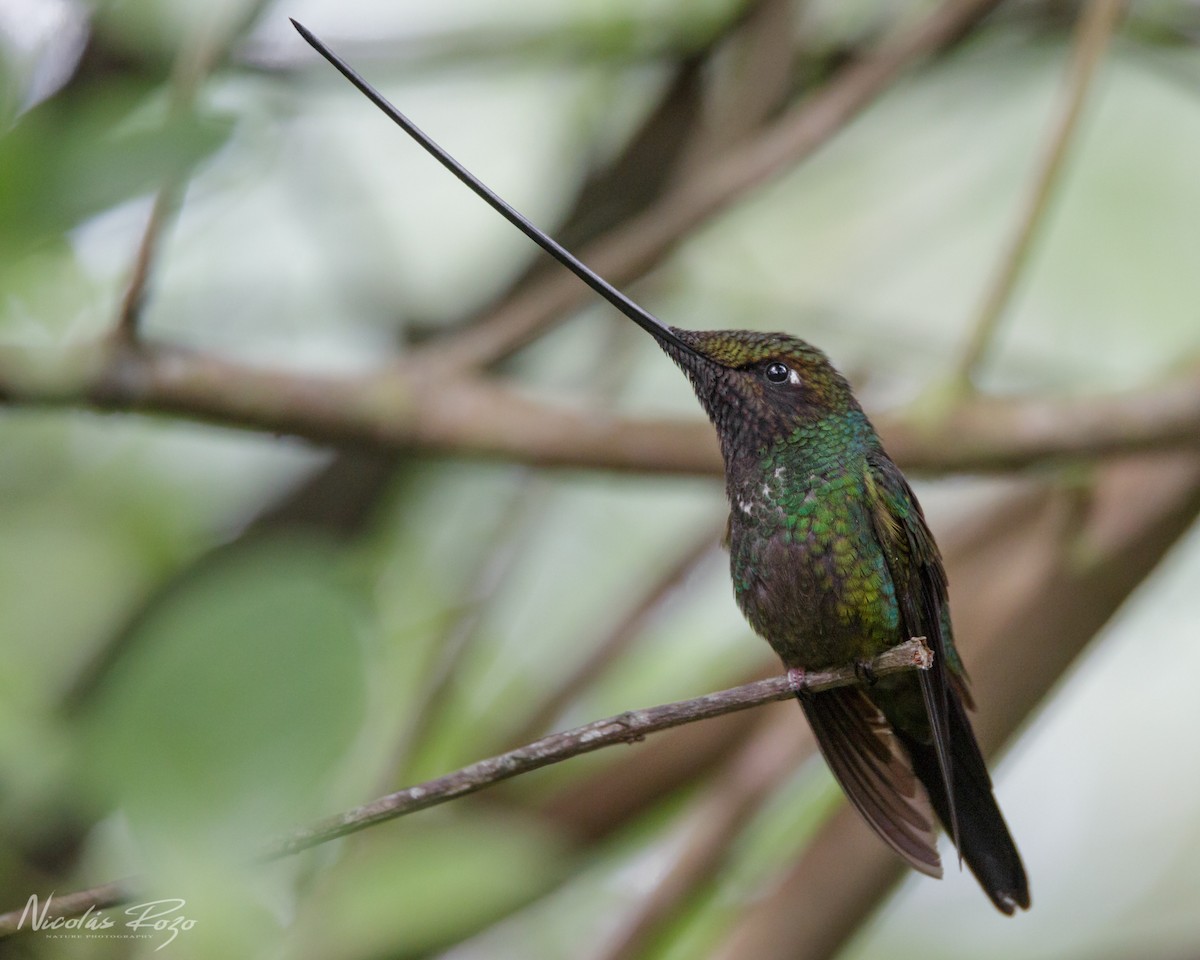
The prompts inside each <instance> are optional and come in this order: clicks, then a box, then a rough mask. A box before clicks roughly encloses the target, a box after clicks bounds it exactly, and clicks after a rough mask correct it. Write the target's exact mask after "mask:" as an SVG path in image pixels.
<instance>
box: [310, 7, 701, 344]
mask: <svg viewBox="0 0 1200 960" xmlns="http://www.w3.org/2000/svg"><path fill="white" fill-rule="evenodd" d="M292 26H293V27H295V28H296V30H297V31H299V33H300V36H302V37H303V38H304V39H305V40H307V41H308V43H309V44H310V45H311V46H312V48H313V49H314V50H316V51H317V53H319V54H320V55H321V56H323V57H324V58H325V59H326V60H328V61H329V62H330V63H332V64H333V65H334V66H335V67H336V68H337V69H338V72H340V73H341V74H342V76H344V77H345V78H346V79H347V80H349V81H350V82H351V83H352V84H354V85H355V86H356V87H358V89H359V90H360V91H362V92H363V93H364V94H365V95H366V97H367V99H369V100H370V101H371V102H372V103H373V104H375V106H377V107H378V108H379V109H380V110H382V111H383V112H384V113H386V114H387V115H388V116H389V117H391V119H392V120H393V121H394V122H395V123H396V124H397V125H398V126H399V127H400V129H402V130H403V131H404V132H405V133H407V134H408V135H409V136H410V137H412V138H413V139H414V140H416V141H417V143H419V144H420V145H421V146H422V147H424V148H425V150H426V151H427V152H429V153H430V154H432V156H433V157H434V159H435V160H437V161H438V163H440V164H441V165H442V166H443V167H445V168H446V169H447V170H449V171H450V172H451V173H452V174H454V175H455V176H456V177H458V179H459V180H461V181H462V182H463V183H465V184H466V185H467V186H468V187H470V188H471V190H472V191H474V193H475V194H476V195H477V196H478V197H480V198H481V199H482V200H483V201H484V202H486V203H487V204H488V205H489V206H490V207H491V208H492V209H493V210H495V211H496V212H497V213H499V214H500V216H502V217H504V219H505V220H507V221H508V222H509V223H511V224H512V225H513V226H514V227H516V228H517V229H518V230H520V231H521V232H522V233H523V234H525V236H527V237H528V238H529V239H530V240H532V241H533V242H534V243H536V244H537V245H538V246H539V247H541V248H542V249H543V250H545V251H546V252H547V253H548V254H550V256H552V257H554V259H555V260H557V261H558V262H559V263H561V264H562V265H563V266H564V267H566V268H567V269H568V270H570V271H571V272H572V273H573V274H575V276H577V277H578V278H579V279H580V280H582V281H583V282H584V283H586V284H587V285H588V286H589V287H591V288H592V289H593V290H595V291H596V292H597V293H598V294H600V296H602V297H603V298H604V299H605V300H607V301H608V302H609V303H611V304H612V305H613V306H614V307H616V308H617V309H618V310H620V311H621V312H622V313H623V314H625V316H627V317H628V318H629V319H630V320H632V321H633V322H634V323H636V324H637V325H638V326H639V327H641V328H642V329H643V330H645V331H646V332H647V333H649V334H651V335H652V336H653V337H655V339H657V340H659V341H660V342H664V341H665V342H666V343H669V344H671V345H672V346H674V347H677V348H679V349H680V350H683V351H685V352H686V353H689V354H695V353H696V351H695V350H693V349H692V347H690V346H689V345H688V344H686V343H684V342H683V341H682V340H681V339H680V338H679V336H678V335H677V334H676V333H675V331H674V330H672V329H671V328H670V327H669V326H667V325H666V324H665V323H663V322H662V321H661V320H659V319H658V317H656V316H654V314H652V313H650V312H649V311H648V310H645V309H643V308H642V307H640V306H638V305H637V304H636V303H634V302H633V301H632V300H630V299H629V297H627V296H625V294H623V293H622V292H621V291H620V290H618V289H617V288H616V287H614V286H613V285H612V284H611V283H609V282H608V281H607V280H605V279H604V278H603V277H602V276H600V275H599V274H598V273H596V272H595V271H593V270H592V269H591V268H590V267H588V266H587V265H586V264H585V263H583V261H582V260H580V259H579V258H578V257H576V256H575V255H574V254H573V253H571V251H570V250H568V249H567V248H566V247H564V246H563V245H562V244H560V243H559V242H558V241H556V240H554V239H552V238H551V237H550V236H548V235H547V234H546V233H545V232H544V231H542V230H540V229H538V228H537V227H536V226H534V225H533V224H532V223H530V222H529V220H527V219H526V218H525V217H524V216H523V215H522V214H520V213H519V212H517V211H516V210H514V209H513V208H512V207H510V206H509V205H508V204H507V203H506V202H505V201H504V200H502V199H501V198H500V197H499V196H497V195H496V194H495V193H493V192H492V191H491V190H490V189H489V188H488V187H486V186H485V185H484V184H483V183H481V182H480V181H479V179H478V178H477V177H476V176H475V175H474V174H473V173H471V171H470V170H468V169H467V168H466V167H464V166H463V165H462V164H461V163H459V162H458V161H457V160H455V159H454V158H453V157H452V156H450V154H448V153H447V152H446V151H445V150H443V149H442V148H441V147H440V146H438V144H436V143H435V142H434V141H433V140H432V139H431V138H430V137H429V135H428V134H426V133H425V131H424V130H422V129H421V128H420V127H418V126H417V125H416V124H415V123H413V122H412V121H411V120H409V119H408V117H406V116H405V115H404V114H403V113H401V112H400V111H399V110H397V109H396V108H395V107H394V106H392V104H391V103H389V102H388V100H387V98H386V97H384V95H383V94H381V93H380V92H379V91H378V90H376V89H375V88H374V87H373V86H371V85H370V84H369V83H367V81H366V80H364V79H363V78H362V77H361V76H359V74H358V72H357V71H356V70H355V69H354V68H353V67H351V66H350V64H348V63H346V61H345V60H343V59H342V58H341V57H339V56H338V55H337V54H336V53H334V52H333V51H332V50H330V49H329V47H327V46H325V44H324V43H323V42H322V41H321V40H318V39H317V38H316V37H315V36H313V35H312V33H311V32H309V30H308V29H307V28H306V27H304V26H303V25H301V24H299V23H297V22H296V21H295V20H292Z"/></svg>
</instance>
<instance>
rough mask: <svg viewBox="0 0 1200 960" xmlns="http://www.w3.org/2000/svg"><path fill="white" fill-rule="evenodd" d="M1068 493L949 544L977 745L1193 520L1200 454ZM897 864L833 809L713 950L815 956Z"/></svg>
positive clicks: (1113, 475) (1033, 696)
mask: <svg viewBox="0 0 1200 960" xmlns="http://www.w3.org/2000/svg"><path fill="white" fill-rule="evenodd" d="M1080 493H1081V491H1079V490H1078V489H1068V490H1061V489H1060V490H1054V489H1053V488H1050V489H1046V490H1044V491H1042V492H1040V493H1037V494H1035V495H1034V496H1031V497H1029V498H1027V499H1025V501H1024V502H1023V503H1014V504H1013V506H1012V508H1011V509H1009V510H1006V511H1004V512H1002V513H997V514H995V515H994V516H992V517H991V518H990V519H989V521H988V524H987V528H986V529H981V530H979V531H977V535H976V536H975V537H974V541H975V542H974V545H973V547H972V549H970V550H961V551H959V550H956V549H955V548H954V547H953V546H951V550H950V551H949V554H950V556H948V559H951V557H952V555H954V554H956V553H957V554H958V560H957V562H954V560H952V559H951V562H950V563H948V566H947V571H948V573H949V575H950V580H951V583H953V584H954V587H955V591H954V592H955V595H956V596H961V597H964V598H971V602H969V603H964V604H960V605H959V606H958V608H957V615H956V617H955V634H956V637H957V638H959V640H960V641H961V643H960V647H961V648H962V652H963V657H964V659H965V660H966V661H967V663H969V664H970V669H971V676H972V679H973V684H972V686H973V688H974V691H975V694H976V700H977V701H978V703H979V704H980V711H979V713H978V715H977V717H976V719H975V722H974V726H975V730H976V732H977V733H978V735H979V740H980V743H981V745H982V746H983V748H984V752H985V753H987V754H994V753H995V752H996V751H997V750H998V749H999V748H1000V747H1001V746H1002V744H1004V742H1005V741H1006V740H1009V739H1010V738H1011V737H1012V736H1013V735H1014V733H1015V732H1016V731H1017V730H1018V729H1019V728H1020V726H1021V725H1022V724H1024V723H1025V722H1026V721H1027V720H1028V717H1029V715H1030V713H1031V712H1032V711H1034V710H1035V709H1036V708H1037V707H1038V705H1039V703H1040V702H1041V701H1042V700H1043V698H1045V697H1046V696H1047V694H1048V693H1049V692H1050V691H1051V690H1052V689H1053V688H1054V687H1055V685H1056V684H1058V683H1059V682H1060V681H1061V678H1062V676H1063V674H1064V673H1065V672H1066V671H1067V670H1068V669H1069V668H1070V666H1071V664H1072V663H1073V662H1074V661H1075V658H1076V657H1078V656H1079V654H1080V653H1081V652H1082V651H1083V650H1084V649H1085V648H1086V646H1087V644H1088V642H1089V641H1090V640H1091V639H1092V638H1093V637H1094V636H1096V633H1097V631H1098V630H1099V629H1100V628H1101V626H1103V625H1104V623H1105V622H1106V621H1107V620H1108V619H1109V618H1110V617H1111V616H1112V614H1113V613H1114V611H1116V609H1117V608H1118V607H1119V606H1120V605H1121V604H1122V603H1123V602H1124V600H1125V599H1126V598H1127V597H1128V596H1129V594H1130V593H1131V592H1132V591H1133V590H1134V589H1135V588H1136V587H1137V586H1138V584H1140V583H1141V582H1142V581H1143V580H1144V579H1145V577H1146V576H1147V574H1149V572H1150V571H1151V570H1153V569H1154V567H1155V566H1156V565H1157V564H1158V562H1159V560H1160V559H1161V558H1162V557H1163V555H1164V554H1165V553H1166V552H1167V551H1168V550H1169V549H1170V548H1171V547H1172V546H1173V544H1175V542H1176V541H1177V540H1178V538H1179V537H1180V536H1182V535H1183V534H1184V533H1186V532H1187V530H1188V529H1189V528H1190V527H1191V526H1192V524H1193V523H1194V522H1195V520H1196V516H1197V513H1198V512H1200V458H1197V457H1196V456H1195V455H1180V456H1175V457H1154V458H1149V457H1147V458H1143V459H1141V460H1135V461H1124V462H1121V463H1115V464H1110V465H1108V466H1106V467H1105V468H1104V469H1103V470H1101V471H1098V473H1097V475H1096V477H1095V482H1094V483H1093V484H1092V485H1091V487H1090V488H1089V489H1088V490H1087V491H1085V492H1083V496H1082V499H1081V497H1080ZM964 614H965V616H964ZM1014 827H1015V828H1016V829H1015V832H1016V833H1017V837H1018V841H1019V839H1020V829H1019V825H1018V824H1014ZM903 873H904V869H903V864H902V863H901V862H900V861H899V860H898V859H897V858H896V857H895V855H894V854H892V853H891V852H890V851H889V850H888V849H887V848H886V847H885V846H884V845H883V844H881V843H879V841H878V840H877V839H876V838H874V837H873V836H872V835H871V833H870V830H869V828H867V827H865V826H864V825H863V824H862V822H861V818H859V817H858V815H857V814H856V813H855V812H854V811H853V810H851V809H849V808H848V807H843V809H842V810H841V811H839V813H837V814H836V815H835V816H834V817H833V818H832V819H831V820H829V821H828V822H827V823H826V824H825V825H824V827H823V828H822V829H821V830H820V831H819V832H818V834H817V835H816V837H815V838H814V840H813V841H812V842H811V843H810V844H809V845H808V846H807V847H806V848H805V850H804V851H803V854H802V855H801V856H800V857H799V858H798V859H797V860H796V861H795V862H794V863H793V864H792V865H791V866H790V867H789V868H788V870H787V872H786V874H785V875H784V876H783V877H781V878H780V880H779V882H778V883H777V885H776V886H775V887H774V889H771V890H769V891H765V892H764V891H756V893H755V896H754V899H753V901H752V902H751V903H749V904H747V905H746V907H745V908H744V909H741V910H739V911H738V912H737V913H736V922H735V926H734V929H733V930H732V931H731V933H730V935H729V937H728V938H727V939H726V940H725V942H724V943H723V944H722V945H721V946H720V947H719V949H717V950H716V951H715V952H714V953H713V956H714V957H718V958H720V960H734V958H741V957H754V958H756V960H828V958H831V957H833V956H836V955H837V954H838V953H839V952H840V951H841V949H842V948H843V947H844V946H845V944H846V942H847V941H848V940H849V939H850V938H851V937H852V936H854V935H855V933H856V932H858V931H859V930H861V927H862V923H863V921H864V920H865V919H866V918H867V917H868V916H870V914H872V913H873V912H874V911H875V910H876V909H878V907H879V905H880V902H881V901H882V899H883V898H884V897H885V896H886V895H887V893H888V892H889V891H890V890H891V888H892V887H893V886H894V885H895V883H896V881H897V880H898V879H899V878H900V877H901V876H903ZM1034 882H1035V885H1036V877H1035V878H1034ZM1035 896H1036V894H1035ZM981 909H989V908H987V907H981Z"/></svg>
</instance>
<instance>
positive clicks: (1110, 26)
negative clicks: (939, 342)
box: [957, 0, 1125, 392]
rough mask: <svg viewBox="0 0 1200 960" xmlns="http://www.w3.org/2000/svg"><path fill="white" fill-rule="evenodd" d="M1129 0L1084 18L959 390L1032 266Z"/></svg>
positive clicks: (1104, 3) (1103, 5)
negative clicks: (1036, 244) (1035, 247)
mask: <svg viewBox="0 0 1200 960" xmlns="http://www.w3.org/2000/svg"><path fill="white" fill-rule="evenodd" d="M1124 6H1125V2H1124V0H1094V2H1091V3H1085V4H1083V6H1082V10H1081V12H1080V14H1079V25H1078V28H1077V31H1076V39H1075V49H1074V54H1073V56H1072V59H1071V65H1070V69H1069V73H1068V79H1067V96H1066V99H1065V100H1064V101H1063V104H1062V108H1061V111H1060V113H1059V115H1058V117H1057V118H1056V119H1055V121H1054V127H1053V129H1052V132H1051V135H1050V139H1049V141H1048V142H1047V144H1046V152H1045V154H1044V155H1043V157H1042V161H1041V163H1040V164H1039V166H1038V169H1037V172H1036V174H1035V175H1034V179H1033V184H1032V185H1031V189H1030V192H1029V197H1028V199H1027V200H1026V202H1025V206H1024V208H1023V210H1022V211H1021V218H1020V220H1019V222H1018V223H1017V227H1016V230H1015V231H1014V232H1013V235H1012V238H1011V239H1010V240H1009V244H1008V247H1007V248H1006V249H1005V251H1004V254H1003V256H1002V257H1001V258H1000V263H999V265H998V267H997V270H996V273H995V275H994V276H993V277H992V280H991V283H990V284H989V285H988V287H987V290H986V292H985V293H984V296H983V301H982V303H981V304H980V306H979V311H978V314H977V316H976V319H975V324H974V327H973V329H972V331H971V337H970V340H969V341H968V342H967V345H966V348H965V349H964V350H963V355H962V359H961V360H960V361H959V366H958V371H957V387H958V388H959V389H960V390H962V391H964V392H965V391H967V390H969V389H970V387H971V384H972V378H973V377H974V376H975V374H976V373H977V372H978V369H979V365H980V363H981V362H982V361H983V357H984V354H985V353H986V351H987V349H988V346H989V344H990V343H991V342H992V339H993V338H994V336H995V334H996V329H997V327H998V326H999V323H1000V318H1001V316H1002V315H1003V314H1004V311H1005V308H1007V306H1008V304H1009V303H1010V302H1011V300H1012V296H1013V292H1014V291H1015V290H1016V286H1017V281H1018V280H1019V279H1020V276H1021V273H1022V272H1023V271H1024V269H1025V265H1026V264H1027V263H1028V262H1029V256H1030V253H1031V252H1032V250H1033V244H1034V241H1035V240H1036V239H1037V235H1038V232H1039V230H1040V229H1041V227H1042V226H1043V225H1044V224H1045V221H1046V213H1047V211H1048V209H1049V206H1050V201H1051V199H1052V198H1053V196H1054V192H1055V189H1056V188H1057V186H1058V184H1059V182H1060V181H1061V179H1062V172H1063V167H1064V161H1065V160H1066V156H1067V151H1068V148H1069V147H1070V145H1071V142H1072V141H1073V140H1074V138H1075V135H1076V133H1077V132H1078V129H1079V118H1080V117H1081V115H1082V114H1083V108H1084V104H1085V103H1086V101H1087V96H1088V93H1089V92H1090V90H1091V89H1092V85H1093V80H1094V79H1095V75H1096V68H1097V66H1098V65H1099V63H1100V60H1101V59H1102V58H1103V56H1104V51H1105V50H1106V49H1107V48H1108V43H1109V40H1110V39H1111V37H1112V33H1113V30H1114V28H1115V27H1116V23H1117V20H1118V19H1119V17H1120V14H1121V10H1122V8H1123V7H1124Z"/></svg>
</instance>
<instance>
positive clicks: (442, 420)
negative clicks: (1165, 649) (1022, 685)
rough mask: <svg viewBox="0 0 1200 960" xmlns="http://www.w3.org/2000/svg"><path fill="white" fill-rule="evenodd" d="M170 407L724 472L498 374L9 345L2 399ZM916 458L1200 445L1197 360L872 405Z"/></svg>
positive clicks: (926, 465) (971, 459)
mask: <svg viewBox="0 0 1200 960" xmlns="http://www.w3.org/2000/svg"><path fill="white" fill-rule="evenodd" d="M4 404H7V405H9V406H27V407H68V408H82V409H95V410H113V411H123V412H129V413H153V414H167V415H170V416H176V417H181V418H183V419H187V420H195V421H200V422H205V423H212V424H217V425H220V426H226V427H239V428H245V429H251V430H257V431H261V432H263V433H269V434H276V435H280V434H282V435H290V436H296V437H302V438H304V439H307V440H312V441H315V442H318V443H325V444H331V445H333V446H340V447H369V448H377V449H382V450H395V451H403V452H413V451H424V452H426V453H434V454H440V455H449V456H455V457H478V458H490V459H503V460H509V461H513V462H518V463H526V464H532V465H535V466H544V467H573V468H585V469H594V470H614V471H624V472H628V471H637V472H642V473H657V474H675V475H709V476H720V475H721V470H722V466H721V458H720V453H719V451H718V450H717V444H716V438H715V435H714V433H713V430H712V427H711V426H710V425H709V424H708V423H707V422H705V421H703V420H700V419H699V418H687V419H659V420H651V419H643V418H630V417H622V416H616V415H606V414H603V413H597V412H595V411H581V410H574V409H567V408H563V407H555V406H552V405H549V404H546V403H540V402H538V401H536V400H534V399H532V398H530V397H529V396H526V395H524V394H522V393H519V392H518V391H517V390H515V389H513V388H511V387H507V386H503V385H501V384H500V383H498V382H496V381H490V380H484V379H480V378H476V377H467V376H458V377H450V378H447V377H445V376H439V375H438V374H437V372H436V371H430V370H427V369H421V368H419V367H415V366H411V365H405V366H402V367H396V368H393V369H392V370H389V371H385V372H382V373H376V374H362V375H358V376H353V377H322V376H310V375H303V374H296V373H291V372H281V371H266V370H262V369H260V368H256V367H252V366H248V365H246V364H240V363H237V362H234V361H230V360H224V359H221V358H219V357H215V356H211V355H207V354H203V353H199V352H196V351H191V350H187V349H184V348H180V347H171V346H167V345H161V344H148V343H144V342H142V343H138V344H136V345H122V344H115V345H113V344H100V345H89V346H83V347H80V348H78V349H72V350H64V351H57V350H56V351H54V352H52V353H46V352H44V351H39V350H23V349H0V405H4ZM875 423H876V426H877V427H878V428H879V431H880V434H881V436H882V437H883V440H884V443H885V445H886V446H887V448H888V451H889V452H890V454H891V455H892V457H893V459H895V460H896V462H897V463H899V464H900V465H901V466H902V467H904V468H906V469H909V470H913V471H916V472H925V473H947V472H956V471H967V472H997V471H1010V470H1016V469H1021V468H1024V467H1028V466H1030V465H1033V464H1036V463H1042V462H1046V461H1050V460H1060V461H1080V460H1095V459H1098V458H1103V457H1108V456H1114V455H1125V454H1128V453H1133V452H1138V451H1144V450H1164V449H1171V448H1176V447H1189V448H1190V447H1195V446H1197V445H1200V368H1195V367H1193V368H1192V369H1190V370H1187V371H1185V372H1183V373H1182V374H1180V375H1179V376H1177V377H1175V378H1173V379H1170V380H1167V381H1165V382H1163V383H1161V384H1157V385H1154V386H1150V387H1146V388H1144V389H1142V390H1141V391H1138V392H1127V393H1119V394H1108V395H1103V396H1092V397H1081V398H1072V399H1063V398H1055V397H1027V398H1016V399H994V398H993V399H989V398H982V397H981V398H973V399H971V400H969V401H967V402H964V403H962V404H961V405H959V406H956V407H955V408H954V409H953V410H952V411H951V412H950V413H948V414H946V415H945V416H944V417H939V418H936V419H935V420H934V421H929V420H927V419H925V418H921V417H918V416H915V415H911V414H910V415H906V414H903V413H900V414H893V415H882V416H879V417H876V418H875Z"/></svg>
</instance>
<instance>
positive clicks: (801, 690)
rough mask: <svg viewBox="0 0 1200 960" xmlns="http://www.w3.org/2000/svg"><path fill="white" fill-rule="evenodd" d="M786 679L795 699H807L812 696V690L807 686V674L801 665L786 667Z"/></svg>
mask: <svg viewBox="0 0 1200 960" xmlns="http://www.w3.org/2000/svg"><path fill="white" fill-rule="evenodd" d="M787 679H788V686H789V687H791V690H792V693H794V694H795V695H796V697H797V699H799V700H808V699H810V698H811V697H812V691H811V690H810V689H809V688H808V674H807V673H806V672H805V671H804V668H803V667H788V672H787Z"/></svg>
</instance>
